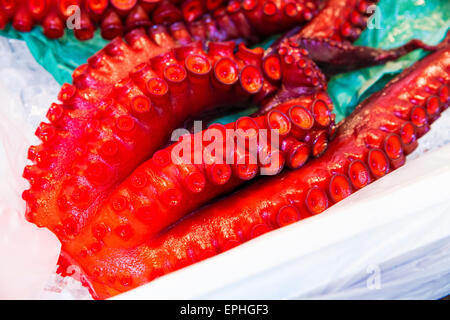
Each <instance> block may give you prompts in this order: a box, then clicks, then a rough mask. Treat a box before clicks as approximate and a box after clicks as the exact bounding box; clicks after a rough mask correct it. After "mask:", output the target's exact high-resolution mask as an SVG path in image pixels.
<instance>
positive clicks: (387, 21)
mask: <svg viewBox="0 0 450 320" xmlns="http://www.w3.org/2000/svg"><path fill="white" fill-rule="evenodd" d="M371 25H374V26H375V28H371V29H369V28H368V29H366V30H365V31H364V32H363V33H362V35H361V37H360V39H358V41H357V44H359V45H364V46H371V47H377V48H385V49H388V48H393V47H396V46H399V45H402V44H404V43H406V42H407V41H409V40H411V39H413V38H417V39H422V40H423V41H425V42H426V43H428V44H436V43H438V42H439V41H441V40H442V39H443V38H444V36H445V34H446V32H447V30H448V29H449V28H450V1H449V0H399V1H394V0H381V1H380V2H379V4H378V8H377V11H376V13H375V15H374V20H372V23H371ZM0 35H3V36H7V37H11V38H16V39H22V40H24V41H25V42H26V43H27V45H28V47H29V49H30V51H31V53H32V55H33V56H34V57H35V59H36V60H37V62H38V63H39V64H41V65H42V66H43V67H44V68H45V69H46V70H48V71H49V72H50V73H51V74H52V75H53V76H54V78H55V79H56V81H58V82H59V83H61V84H62V83H64V82H69V83H70V82H71V81H72V77H71V74H72V72H73V70H74V69H75V68H76V67H77V66H79V65H81V64H83V63H85V62H86V61H87V59H88V58H89V57H90V56H92V54H94V53H95V52H97V51H98V50H100V49H101V48H103V47H104V46H105V45H106V43H107V41H105V40H104V39H102V38H101V36H100V33H99V31H97V33H96V34H95V37H94V38H93V39H91V40H89V41H85V42H80V41H78V40H77V39H76V38H75V37H74V35H73V32H72V31H67V32H66V35H65V36H64V37H63V38H61V39H58V40H50V39H47V38H46V37H45V36H44V35H43V33H42V29H41V27H37V28H34V29H33V30H32V31H31V32H29V33H19V32H17V31H15V30H14V29H13V28H12V27H11V26H8V27H7V28H6V29H5V30H3V31H0ZM272 41H273V38H272V39H270V40H268V41H266V42H265V43H262V44H260V45H261V46H263V47H267V46H269V45H270V44H271V43H272ZM425 54H426V53H425V52H423V51H421V50H416V51H414V52H412V53H410V54H408V55H407V56H405V57H402V58H401V59H399V60H397V61H395V62H389V63H387V64H385V65H382V66H376V67H371V68H365V69H361V70H358V71H355V72H349V73H346V74H341V75H338V76H335V77H333V78H332V79H331V80H330V82H329V93H330V96H331V98H332V99H333V102H334V103H335V112H336V116H337V121H340V120H341V119H343V118H344V117H345V116H347V115H349V114H350V113H351V111H352V110H353V109H354V107H355V106H356V105H357V104H358V103H359V102H360V101H361V100H363V99H364V98H365V97H367V96H368V95H370V94H371V93H373V92H375V91H377V90H380V89H381V88H382V87H383V86H384V85H385V84H386V83H387V82H388V81H389V80H390V79H391V78H392V77H393V76H394V75H395V74H397V73H399V72H400V71H402V70H403V69H404V68H406V67H408V66H410V65H412V64H413V63H414V62H415V61H417V60H419V59H420V58H422V57H423V56H424V55H425ZM255 110H256V109H255V108H254V107H252V108H249V109H247V110H244V111H241V112H239V113H237V114H232V115H228V116H226V117H222V118H219V119H217V120H216V121H217V122H221V123H228V122H231V121H233V120H235V119H236V118H237V117H238V116H242V115H246V114H251V113H253V112H254V111H255Z"/></svg>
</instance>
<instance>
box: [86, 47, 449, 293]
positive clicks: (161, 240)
mask: <svg viewBox="0 0 450 320" xmlns="http://www.w3.org/2000/svg"><path fill="white" fill-rule="evenodd" d="M449 86H450V48H447V49H443V50H441V51H439V52H437V53H435V54H432V55H430V56H428V57H426V58H425V59H423V60H422V61H420V62H418V63H417V64H415V65H414V66H413V67H412V68H410V69H407V70H405V71H404V72H403V73H402V74H401V75H400V76H398V77H397V78H396V79H394V80H393V81H392V82H390V84H388V85H387V86H386V87H385V89H383V90H382V91H381V92H380V93H379V94H375V95H374V96H372V97H371V98H369V99H367V100H366V101H364V102H363V103H362V105H360V106H359V107H358V108H357V109H356V111H355V112H354V113H353V114H352V115H351V116H350V117H349V118H348V119H346V120H345V121H344V123H342V124H341V125H340V126H339V128H338V132H337V135H336V138H335V139H334V140H333V141H332V142H331V143H330V145H329V147H328V150H327V151H326V152H325V154H324V155H323V156H322V157H321V158H319V159H316V160H314V161H311V162H309V163H308V164H307V165H305V166H303V167H302V168H300V169H299V170H295V171H287V172H284V173H282V174H281V175H278V176H275V177H270V178H266V179H262V180H259V181H257V182H256V183H255V184H253V185H251V186H249V187H247V188H246V189H244V190H240V191H239V192H237V193H234V194H232V195H230V196H228V197H227V198H225V199H223V200H219V201H218V202H215V203H213V204H211V205H209V206H206V207H205V208H204V209H202V210H200V211H199V212H195V213H194V214H193V215H192V216H190V217H188V218H186V219H184V220H182V221H180V222H179V223H177V224H175V225H174V226H172V227H171V228H170V229H168V230H167V231H165V232H163V233H162V234H161V235H160V236H159V237H157V238H156V239H154V240H148V241H144V242H142V244H141V245H139V246H137V247H134V248H133V250H123V249H118V248H113V247H111V246H105V247H104V248H103V249H102V250H101V251H100V252H98V253H97V254H96V255H94V256H92V257H90V258H87V259H86V262H85V263H84V264H83V265H82V268H83V270H84V271H85V272H86V277H87V278H88V279H89V282H90V285H91V286H92V288H93V290H94V291H95V293H96V297H97V298H106V297H109V296H110V295H111V294H117V293H119V292H123V291H126V290H129V289H131V288H134V287H136V286H139V285H142V284H144V283H146V282H148V281H151V280H153V279H155V278H157V277H159V276H161V275H163V274H166V273H169V272H171V271H174V270H177V269H180V268H183V267H184V266H187V265H190V264H192V263H195V262H197V261H200V260H203V259H206V258H208V257H211V256H214V255H216V254H218V253H220V252H223V251H226V250H228V249H230V248H232V247H234V246H236V245H239V244H240V243H242V242H245V241H247V240H250V239H252V238H254V237H257V236H259V235H260V234H262V233H265V232H268V231H270V230H272V229H275V228H278V227H281V226H284V225H286V224H289V223H292V222H295V221H298V220H301V219H305V218H307V217H310V216H313V215H316V214H319V213H321V212H323V211H325V210H326V209H327V208H328V207H329V206H331V205H333V204H334V203H336V202H338V201H341V200H342V199H344V198H346V197H348V196H349V195H350V194H351V193H352V192H354V191H356V190H358V189H360V188H362V187H364V186H366V185H367V184H369V183H370V182H372V181H374V180H376V179H379V178H381V177H383V176H384V175H386V174H388V173H389V172H391V171H392V170H395V168H397V167H398V166H401V165H402V164H403V162H404V160H405V159H404V157H405V156H406V155H407V154H408V153H410V152H412V151H413V149H414V147H415V146H416V143H417V141H416V139H417V138H419V137H420V136H421V135H422V134H424V131H421V130H420V128H421V126H423V125H424V123H427V122H429V121H431V120H432V119H435V118H436V117H437V116H438V114H439V113H441V112H442V111H443V110H445V109H446V108H448V107H449V105H450V99H449V97H448V94H447V93H446V92H447V90H448V88H449ZM441 92H444V94H440V93H441ZM429 97H433V98H429ZM434 97H439V99H438V100H437V99H436V98H434ZM431 101H432V102H431ZM436 104H437V105H436ZM416 107H420V108H422V109H424V110H426V109H427V108H428V107H429V108H431V114H428V113H427V112H425V114H424V118H422V113H419V115H418V116H416V115H414V114H413V110H414V108H416ZM437 110H439V111H437ZM415 123H417V124H418V125H419V127H418V126H417V125H416V124H415ZM95 271H96V272H97V273H95ZM123 279H127V281H126V282H124V281H123ZM108 280H109V281H108Z"/></svg>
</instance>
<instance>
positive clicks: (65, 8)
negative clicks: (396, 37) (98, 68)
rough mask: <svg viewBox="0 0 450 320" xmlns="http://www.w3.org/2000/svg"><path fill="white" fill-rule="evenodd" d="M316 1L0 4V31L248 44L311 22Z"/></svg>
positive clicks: (6, 0)
mask: <svg viewBox="0 0 450 320" xmlns="http://www.w3.org/2000/svg"><path fill="white" fill-rule="evenodd" d="M319 4H320V1H318V0H292V1H286V2H285V1H262V0H254V1H237V0H231V1H224V0H218V1H217V0H211V1H210V0H181V1H178V0H15V1H12V0H2V1H0V28H4V27H5V26H6V25H7V24H8V23H9V22H12V25H13V27H14V28H15V29H17V30H18V31H21V32H27V31H30V30H31V29H32V28H33V26H35V25H42V27H43V30H44V34H45V35H46V36H47V37H49V38H60V37H62V36H63V35H64V33H65V29H66V28H70V29H73V30H74V33H75V36H76V37H77V38H78V39H79V40H87V39H90V38H92V37H93V36H94V32H95V29H96V28H97V27H98V28H100V29H101V34H102V36H103V37H104V38H105V39H113V38H115V37H117V36H121V35H123V34H124V33H126V32H129V31H131V30H133V29H136V28H149V27H151V26H154V25H172V24H175V23H177V22H178V24H177V25H175V26H174V28H175V29H178V32H188V33H189V34H190V35H191V36H192V37H193V38H194V39H195V40H205V39H208V40H213V41H217V40H222V41H224V40H229V39H237V38H242V39H244V40H247V41H249V42H255V41H258V40H260V39H261V38H260V37H261V36H267V35H273V34H276V33H280V32H285V31H287V30H289V29H290V28H292V27H295V26H298V25H302V24H304V23H305V22H307V21H309V20H311V19H312V18H313V17H314V16H315V15H316V14H317V13H318V11H319Z"/></svg>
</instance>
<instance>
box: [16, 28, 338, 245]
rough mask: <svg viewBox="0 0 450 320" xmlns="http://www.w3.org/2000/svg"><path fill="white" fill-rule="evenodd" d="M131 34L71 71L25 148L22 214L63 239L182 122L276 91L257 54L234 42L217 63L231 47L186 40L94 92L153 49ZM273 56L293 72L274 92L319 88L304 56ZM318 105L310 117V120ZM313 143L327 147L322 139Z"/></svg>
mask: <svg viewBox="0 0 450 320" xmlns="http://www.w3.org/2000/svg"><path fill="white" fill-rule="evenodd" d="M133 35H134V36H133V37H132V38H130V37H131V36H128V40H129V42H130V45H127V44H125V43H124V42H122V40H121V39H120V38H118V39H117V40H116V41H114V42H112V43H110V44H109V45H108V46H107V47H106V48H105V49H104V51H101V52H100V53H99V54H97V55H96V56H94V57H92V58H91V59H89V66H88V67H86V68H87V69H85V70H84V71H83V70H82V72H80V74H78V72H77V74H76V75H75V77H76V81H75V83H76V86H72V85H64V86H63V88H62V90H61V92H60V95H59V98H60V100H61V101H62V102H63V103H62V105H57V104H55V105H53V106H52V107H51V109H50V110H49V113H48V118H49V120H50V121H51V122H52V123H51V124H46V123H43V124H41V125H40V127H39V128H38V130H37V131H36V135H37V136H38V137H39V138H40V139H41V140H42V141H43V143H42V145H40V146H34V147H31V148H30V152H29V156H30V159H31V160H32V161H34V162H35V165H34V166H31V167H27V170H26V174H25V176H26V177H27V178H28V179H29V181H30V183H31V189H30V190H27V191H26V192H25V193H24V198H25V200H27V203H28V204H29V206H28V213H27V218H28V219H29V220H30V221H32V222H34V223H36V224H37V225H39V226H46V227H48V228H49V229H51V230H52V231H54V232H55V233H56V234H57V235H58V236H59V238H60V239H61V240H62V241H67V240H68V239H70V238H72V237H73V236H74V235H76V234H77V233H78V232H79V231H80V230H81V229H82V228H83V227H84V226H85V225H89V223H90V219H91V216H92V214H93V213H95V212H96V208H97V206H98V205H99V204H100V203H101V202H102V201H103V199H104V198H105V197H106V196H107V195H108V194H109V193H110V192H111V191H112V190H114V189H115V187H116V186H117V185H118V184H120V182H121V181H123V180H124V179H125V178H126V177H127V176H128V175H129V174H130V173H131V172H132V171H133V170H134V169H135V168H136V167H137V166H138V165H139V164H140V163H141V162H143V161H144V160H146V159H147V158H148V157H149V156H151V155H152V153H153V152H154V151H156V150H157V148H159V147H160V146H161V145H163V144H164V143H165V142H166V141H167V139H168V137H169V135H170V133H171V131H172V130H173V129H175V128H176V127H177V126H179V125H180V124H182V123H183V121H184V120H185V119H186V118H187V117H188V116H192V115H195V114H198V113H199V112H201V111H203V110H208V109H212V108H214V107H216V106H218V105H223V104H227V103H245V102H248V101H250V100H253V102H254V103H256V104H263V103H264V102H263V98H266V97H267V96H268V95H269V94H270V95H276V92H277V90H276V91H273V92H269V93H264V92H263V93H262V91H263V90H264V83H265V82H272V80H271V79H270V78H267V77H266V76H265V75H264V73H263V72H262V71H261V67H262V66H263V64H264V58H263V56H262V51H261V50H249V49H247V48H245V47H244V46H240V47H239V48H238V51H237V53H236V56H233V54H232V55H231V56H228V57H222V56H223V54H227V55H228V54H229V52H228V50H229V48H226V51H225V52H223V51H222V50H221V49H220V48H219V47H218V46H220V44H214V43H213V44H211V45H210V46H211V48H212V49H211V50H210V52H208V53H205V52H204V51H203V49H201V48H200V46H199V45H198V44H192V45H189V46H184V47H179V48H177V49H174V50H172V51H169V52H167V53H165V54H163V55H160V56H156V57H154V58H152V59H150V60H149V61H148V62H145V63H142V64H140V65H138V66H137V67H136V68H135V69H134V70H133V71H132V72H131V73H130V74H129V76H127V77H124V78H123V79H120V80H119V79H118V80H117V83H116V85H115V87H114V89H113V90H112V91H111V92H110V93H107V94H104V95H103V94H100V93H102V92H106V91H107V90H106V89H105V88H104V87H102V86H101V85H102V80H103V79H105V78H106V77H108V76H109V77H115V78H118V77H119V76H120V75H121V74H122V72H123V71H122V70H118V73H117V74H114V73H113V71H114V70H115V68H116V67H115V64H116V63H117V61H116V60H115V59H114V57H116V56H117V57H121V56H122V54H123V53H126V55H129V56H134V57H135V58H136V59H141V58H143V57H145V54H143V53H142V52H141V51H140V50H142V48H146V49H147V51H151V48H153V47H152V46H154V45H153V44H152V43H151V42H150V41H148V39H147V38H146V37H144V36H141V35H139V34H138V32H137V31H136V32H134V33H133ZM239 57H240V58H239ZM288 57H291V58H292V61H291V59H287V58H288ZM271 59H272V58H271ZM279 59H280V61H282V60H289V61H291V62H292V64H293V66H290V68H289V71H285V68H286V66H285V65H284V64H280V66H279V67H280V68H281V69H280V71H279V72H280V73H282V74H283V75H284V76H283V77H282V78H281V79H280V80H279V83H278V84H272V87H274V88H276V87H277V86H278V87H281V90H280V92H284V91H285V90H287V89H286V88H295V86H310V87H311V88H315V89H316V90H318V91H319V90H323V89H324V88H325V86H326V84H325V83H324V82H320V83H314V82H313V81H312V80H311V79H313V78H317V77H319V75H320V71H319V70H318V69H317V68H316V67H315V65H314V64H313V63H312V62H310V61H308V63H307V65H308V68H310V71H311V72H307V73H306V74H305V72H304V69H303V68H301V67H300V66H298V64H296V61H297V60H298V59H307V58H306V57H305V56H304V55H303V54H302V53H301V52H298V50H297V49H292V50H290V51H289V52H287V51H286V52H283V53H282V54H280V55H279ZM83 69H84V68H83ZM125 70H126V69H125ZM295 70H297V71H295ZM295 73H296V74H297V76H295ZM293 79H295V81H294V80H293ZM300 79H302V80H300ZM308 79H309V80H308ZM95 85H97V87H95ZM88 86H90V88H88V89H85V88H86V87H88ZM99 94H100V96H98V95H99ZM326 103H330V102H329V100H328V101H327V102H326ZM306 106H307V105H306ZM314 106H315V105H313V107H311V108H312V109H311V112H312V113H313V115H314V116H316V115H315V114H314V110H315V109H314ZM326 106H329V107H331V104H330V105H328V104H326ZM327 111H328V112H329V110H327ZM314 119H315V120H316V119H318V118H314ZM329 125H332V122H331V121H329V122H328V123H326V124H321V127H320V130H322V131H323V128H326V127H328V126H329ZM313 133H314V132H313ZM314 134H315V135H316V134H317V133H314ZM310 140H311V141H310V143H312V144H317V143H322V144H323V143H324V141H323V139H322V140H318V141H319V142H317V141H316V140H314V139H312V138H310ZM36 181H39V183H36Z"/></svg>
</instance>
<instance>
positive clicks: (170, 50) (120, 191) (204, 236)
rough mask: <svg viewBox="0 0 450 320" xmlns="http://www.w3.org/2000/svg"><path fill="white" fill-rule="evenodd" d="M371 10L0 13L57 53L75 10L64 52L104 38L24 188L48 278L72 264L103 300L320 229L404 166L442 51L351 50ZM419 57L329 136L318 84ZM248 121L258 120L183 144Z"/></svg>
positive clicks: (45, 135) (64, 4)
mask: <svg viewBox="0 0 450 320" xmlns="http://www.w3.org/2000/svg"><path fill="white" fill-rule="evenodd" d="M376 3H377V1H372V0H370V1H369V0H329V1H318V0H289V1H288V0H286V1H257V0H243V1H237V0H231V1H221V0H219V1H214V0H212V1H206V0H205V1H203V0H187V1H184V0H180V1H176V0H157V1H154V0H151V1H147V0H133V1H131V0H127V1H117V0H110V1H108V0H104V1H102V0H100V1H99V0H92V1H90V0H67V1H57V0H48V1H46V0H33V1H32V0H29V1H26V0H23V1H9V0H0V28H2V27H4V26H5V25H6V24H8V23H10V22H11V23H12V25H13V27H14V28H16V29H17V30H19V31H23V32H26V31H29V30H31V28H33V26H34V25H36V24H40V25H42V27H43V31H44V34H45V35H46V36H47V37H50V38H59V37H62V36H63V35H64V30H65V27H66V20H67V19H68V18H69V17H72V15H73V14H74V12H72V11H73V10H80V11H79V14H80V21H81V27H80V28H76V29H75V30H74V33H75V35H76V37H77V38H78V39H80V40H87V39H90V38H92V37H93V35H94V32H95V29H96V28H100V29H101V33H102V36H103V37H104V38H106V39H112V41H111V42H109V43H108V44H107V46H106V47H105V48H104V49H102V50H101V51H99V52H98V53H96V54H95V55H94V56H92V57H91V58H89V59H88V61H87V63H86V64H84V65H81V66H79V67H78V68H77V69H76V70H75V71H74V73H73V82H72V84H67V83H66V84H64V85H63V86H62V88H61V91H60V93H59V95H58V99H59V102H58V103H53V104H52V105H51V107H50V108H49V110H48V113H47V118H48V122H42V123H41V124H40V125H39V127H38V128H37V130H36V136H37V137H38V138H39V139H40V140H41V142H42V143H41V144H40V145H37V146H31V147H30V148H29V151H28V159H29V160H31V161H32V164H30V165H28V166H26V167H25V169H24V172H23V177H24V178H25V179H27V180H28V182H29V185H30V187H29V189H28V190H25V191H24V192H23V195H22V196H23V199H24V200H25V201H26V204H27V208H26V213H25V216H26V219H27V220H28V221H29V222H31V223H34V224H35V225H37V226H39V227H45V228H48V229H49V230H51V231H52V232H53V233H54V234H55V235H56V236H57V237H58V239H59V240H60V241H61V244H62V249H61V257H60V260H59V272H60V273H61V274H62V275H71V274H70V272H69V271H68V270H67V269H68V267H69V266H73V265H75V266H78V267H79V269H80V271H81V274H78V275H77V277H79V280H81V282H82V283H83V284H84V285H86V286H87V287H88V288H89V290H90V292H91V294H92V296H93V297H94V298H96V299H106V298H109V297H112V296H115V295H117V294H120V293H123V292H125V291H128V290H130V289H133V288H136V287H137V286H140V285H143V284H145V283H148V282H149V281H152V280H153V279H155V278H157V277H160V276H162V275H165V274H167V273H170V272H172V271H175V270H178V269H180V268H183V267H185V266H188V265H191V264H193V263H195V262H198V261H201V260H204V259H206V258H209V257H212V256H215V255H217V254H220V253H221V252H224V251H227V250H229V249H231V248H233V247H235V246H238V245H240V244H242V243H244V242H246V241H248V240H251V239H253V238H255V237H258V236H259V235H261V234H264V233H267V232H269V231H271V230H274V229H277V228H280V227H283V226H286V225H289V224H292V223H294V222H297V221H300V220H303V219H305V218H308V217H311V216H314V215H316V214H319V213H322V212H323V211H325V210H326V209H327V208H328V207H329V206H331V205H333V204H334V203H337V202H339V201H341V200H343V199H345V198H346V197H348V196H350V195H351V194H352V193H353V192H356V191H357V190H359V189H361V188H363V187H365V186H366V185H368V184H369V183H371V182H373V181H375V180H377V179H380V178H382V177H383V176H385V175H386V174H388V173H389V172H391V171H393V170H395V169H397V168H398V167H400V166H402V165H403V164H404V163H405V161H406V156H407V155H408V154H410V153H411V152H412V151H413V150H414V149H415V148H416V147H417V144H418V139H419V138H420V137H421V136H423V135H424V134H426V133H427V132H428V131H429V130H430V125H431V124H432V123H433V122H434V121H435V120H436V119H438V118H439V115H440V114H441V113H442V112H443V111H444V110H445V109H447V108H448V107H449V105H450V92H449V91H450V45H449V43H450V42H449V39H448V38H449V37H447V38H446V39H444V41H442V42H441V44H439V45H437V46H430V45H427V44H425V43H423V42H422V41H420V40H412V41H410V42H408V43H406V44H405V45H402V46H399V47H397V48H394V49H389V50H383V49H375V48H370V47H361V46H357V45H354V44H353V42H354V41H355V40H356V39H358V37H359V36H360V34H361V32H362V31H363V30H364V29H365V28H366V27H367V25H368V23H369V16H370V12H372V11H370V10H369V8H370V7H371V6H372V5H374V4H376ZM280 33H285V34H284V35H283V36H281V37H280V38H279V39H278V40H276V41H275V42H274V43H273V44H272V45H271V46H270V47H269V48H268V49H263V48H260V47H255V48H253V47H248V45H249V44H252V43H257V42H259V41H261V40H262V39H265V38H267V37H268V36H271V35H276V34H280ZM449 35H450V33H449ZM122 36H123V37H122ZM416 49H424V50H426V51H429V52H431V54H430V55H428V56H427V57H425V58H424V59H422V60H421V61H419V62H417V63H416V64H414V65H413V66H412V67H410V68H408V69H406V70H404V71H403V72H402V73H401V74H400V75H399V76H397V77H396V78H395V79H394V80H392V81H391V82H389V83H388V84H387V85H386V86H385V87H384V88H383V89H382V90H381V91H379V92H377V93H375V94H373V95H372V96H370V97H369V98H368V99H366V100H365V101H363V102H362V103H361V104H360V105H359V106H358V107H357V108H356V110H355V111H354V112H353V113H352V114H351V115H350V116H349V117H348V118H346V119H345V120H343V121H342V122H340V123H339V124H336V123H335V115H334V114H333V103H332V100H331V99H330V97H329V95H328V93H327V81H328V79H329V77H330V76H332V75H334V74H337V73H342V72H347V71H352V70H356V69H360V68H363V67H367V66H373V65H379V64H383V63H386V62H387V61H392V60H396V59H397V58H399V57H402V56H404V55H406V54H408V53H409V52H411V51H413V50H416ZM248 106H256V107H257V109H258V111H257V112H256V113H255V114H253V115H251V116H244V117H240V118H238V119H237V120H236V121H234V122H232V123H229V124H225V125H222V124H218V123H213V124H212V125H209V126H208V127H206V128H200V130H195V131H194V132H190V131H189V130H186V129H192V128H191V127H190V125H188V123H191V122H192V121H195V120H198V119H200V120H201V119H206V117H207V115H208V114H214V115H216V114H224V113H227V112H229V111H230V110H236V109H237V110H240V109H241V108H245V107H248ZM194 127H195V125H194ZM180 128H185V129H184V130H181V131H182V132H183V133H182V134H180V135H178V136H176V137H174V135H173V133H174V130H176V129H180ZM191 131H192V130H191ZM212 145H214V147H215V148H214V149H213V148H211V146H212ZM266 175H268V176H270V177H266Z"/></svg>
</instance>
